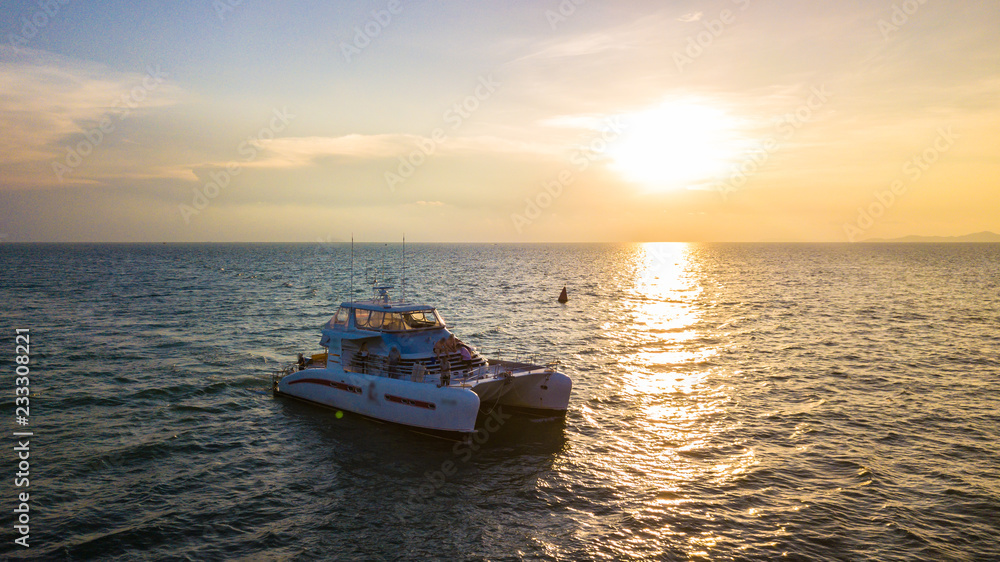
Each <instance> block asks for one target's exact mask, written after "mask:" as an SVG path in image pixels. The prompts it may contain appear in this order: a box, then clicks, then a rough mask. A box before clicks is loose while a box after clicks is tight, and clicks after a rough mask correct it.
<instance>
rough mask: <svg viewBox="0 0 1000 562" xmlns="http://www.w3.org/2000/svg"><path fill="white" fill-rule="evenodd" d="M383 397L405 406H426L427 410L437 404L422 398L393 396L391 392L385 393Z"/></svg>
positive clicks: (434, 408)
mask: <svg viewBox="0 0 1000 562" xmlns="http://www.w3.org/2000/svg"><path fill="white" fill-rule="evenodd" d="M385 399H386V400H388V401H389V402H395V403H397V404H403V405H406V406H416V407H417V408H426V409H428V410H436V409H437V405H435V404H434V403H433V402H424V401H423V400H413V399H411V398H403V397H402V396H393V395H392V394H386V395H385Z"/></svg>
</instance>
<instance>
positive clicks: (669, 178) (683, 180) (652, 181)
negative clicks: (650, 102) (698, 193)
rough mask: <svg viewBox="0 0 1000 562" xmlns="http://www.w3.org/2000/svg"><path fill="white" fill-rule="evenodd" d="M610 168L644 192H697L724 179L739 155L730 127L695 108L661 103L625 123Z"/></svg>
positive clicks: (722, 117)
mask: <svg viewBox="0 0 1000 562" xmlns="http://www.w3.org/2000/svg"><path fill="white" fill-rule="evenodd" d="M624 121H625V133H624V134H623V136H622V139H621V140H620V141H618V142H617V143H615V145H614V147H612V148H611V149H610V150H609V155H610V156H611V158H612V164H611V166H612V168H613V169H615V170H617V171H618V172H619V173H620V174H621V175H622V177H624V178H625V179H627V180H629V181H632V182H635V183H638V184H641V185H643V186H644V187H645V188H646V189H648V190H650V191H666V190H670V189H683V188H697V187H701V186H706V185H707V184H709V183H710V182H712V181H713V180H715V179H718V178H721V177H722V176H724V175H725V173H726V172H727V171H728V169H729V168H730V167H731V166H732V164H733V163H734V161H735V159H736V157H737V156H738V155H739V153H740V151H741V150H740V147H739V142H738V134H737V130H736V121H735V120H734V119H733V118H732V117H730V116H729V115H727V114H726V112H724V111H721V110H719V109H717V108H715V107H712V106H711V105H708V104H703V103H697V102H688V101H684V102H664V103H663V104H661V105H659V106H657V107H653V108H651V109H647V110H645V111H640V112H637V113H634V114H631V115H629V116H627V117H626V118H625V120H624Z"/></svg>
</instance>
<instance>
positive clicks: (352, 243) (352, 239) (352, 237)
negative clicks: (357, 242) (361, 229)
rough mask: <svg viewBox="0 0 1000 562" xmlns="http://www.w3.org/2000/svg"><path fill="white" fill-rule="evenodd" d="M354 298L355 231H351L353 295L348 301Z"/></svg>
mask: <svg viewBox="0 0 1000 562" xmlns="http://www.w3.org/2000/svg"><path fill="white" fill-rule="evenodd" d="M353 300H354V233H353V232H352V233H351V296H350V297H349V298H348V299H347V301H348V302H351V301H353Z"/></svg>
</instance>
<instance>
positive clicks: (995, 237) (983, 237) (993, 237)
mask: <svg viewBox="0 0 1000 562" xmlns="http://www.w3.org/2000/svg"><path fill="white" fill-rule="evenodd" d="M861 242H862V243H864V242H1000V234H997V233H996V232H990V231H988V230H984V231H982V232H976V233H974V234H966V235H964V236H912V235H911V236H903V237H902V238H866V239H864V240H861Z"/></svg>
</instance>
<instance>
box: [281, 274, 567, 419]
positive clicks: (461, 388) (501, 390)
mask: <svg viewBox="0 0 1000 562" xmlns="http://www.w3.org/2000/svg"><path fill="white" fill-rule="evenodd" d="M391 288H392V287H386V286H382V287H374V292H375V294H374V296H373V298H372V299H371V300H367V301H356V302H344V303H342V304H341V305H340V308H339V309H338V310H337V313H336V314H335V315H334V316H333V318H331V319H330V321H329V322H327V323H326V325H324V326H323V328H322V338H321V340H320V345H321V346H322V347H324V348H325V352H324V353H319V354H316V355H311V356H310V357H305V356H303V355H300V356H299V361H298V362H297V363H295V364H292V365H289V366H288V367H286V368H285V369H283V370H281V371H278V372H277V373H275V374H274V378H273V386H274V392H275V393H276V394H278V395H285V396H291V397H294V398H299V399H302V400H306V401H309V402H314V403H317V404H321V405H324V406H329V407H331V408H335V409H338V410H344V411H348V412H354V413H357V414H362V415H364V416H368V417H371V418H375V419H378V420H383V421H387V422H393V423H397V424H402V425H407V426H411V427H413V428H416V429H419V430H427V431H430V432H433V433H445V434H466V435H469V434H471V433H472V432H474V431H475V429H476V418H477V417H478V415H479V413H480V410H481V409H482V410H483V411H484V412H485V411H486V410H487V409H490V411H493V410H494V409H495V408H497V407H499V408H501V409H504V410H510V411H514V412H526V413H530V414H535V415H543V416H555V415H562V414H565V412H566V408H567V407H568V405H569V395H570V390H571V388H572V381H571V380H570V378H569V377H568V376H566V375H565V374H563V373H560V372H558V371H557V370H556V364H554V363H549V364H546V365H536V364H532V363H526V362H520V361H501V360H499V359H496V360H494V359H491V360H487V359H485V358H484V357H483V356H482V355H480V354H479V353H478V352H477V351H476V350H475V349H474V348H471V347H469V346H466V345H465V344H462V343H461V342H459V341H458V339H457V338H456V337H455V336H454V335H453V334H452V333H451V332H450V331H449V330H448V327H447V325H446V324H445V321H444V319H443V318H442V317H441V314H440V313H438V311H437V310H435V309H434V308H433V307H431V306H427V305H421V304H407V303H403V302H398V301H392V300H390V298H389V292H388V291H389V289H391Z"/></svg>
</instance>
